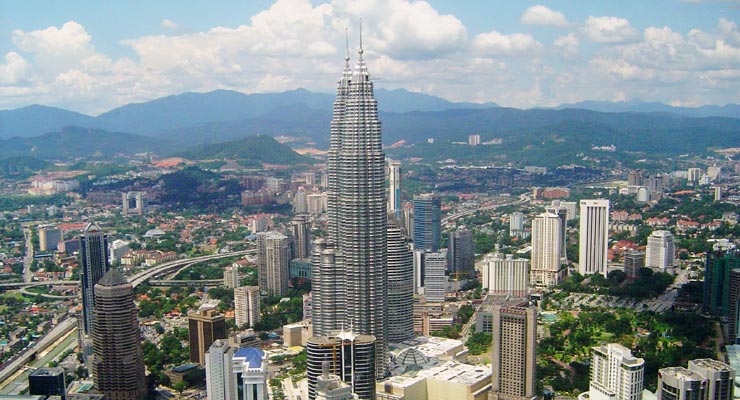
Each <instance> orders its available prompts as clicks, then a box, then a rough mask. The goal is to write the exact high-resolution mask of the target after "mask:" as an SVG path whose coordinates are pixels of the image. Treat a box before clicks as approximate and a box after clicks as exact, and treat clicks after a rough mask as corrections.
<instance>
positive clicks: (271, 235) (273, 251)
mask: <svg viewBox="0 0 740 400" xmlns="http://www.w3.org/2000/svg"><path fill="white" fill-rule="evenodd" d="M289 258H290V249H289V243H288V237H287V236H285V235H283V234H282V233H279V232H264V233H258V234H257V277H258V279H259V281H258V282H259V287H260V290H261V291H262V292H263V293H267V294H268V295H269V296H274V295H281V294H283V293H285V291H286V290H288V282H289V278H288V275H289V274H288V272H289V265H288V262H289V261H290V260H289Z"/></svg>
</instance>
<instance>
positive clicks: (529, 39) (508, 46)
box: [473, 31, 543, 56]
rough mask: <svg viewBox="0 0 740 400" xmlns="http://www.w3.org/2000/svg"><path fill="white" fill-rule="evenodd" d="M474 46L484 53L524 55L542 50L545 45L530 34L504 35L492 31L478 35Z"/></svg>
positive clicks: (492, 54) (480, 52) (474, 40)
mask: <svg viewBox="0 0 740 400" xmlns="http://www.w3.org/2000/svg"><path fill="white" fill-rule="evenodd" d="M473 48H474V49H475V50H476V51H477V52H478V53H479V54H482V55H491V56H524V55H531V54H535V53H538V52H540V51H541V50H542V49H543V46H542V43H540V42H538V41H537V40H535V38H534V37H533V36H532V35H529V34H525V33H512V34H510V35H504V34H502V33H499V32H496V31H491V32H487V33H481V34H479V35H477V36H476V37H475V39H473Z"/></svg>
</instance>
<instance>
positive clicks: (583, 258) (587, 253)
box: [578, 200, 609, 276]
mask: <svg viewBox="0 0 740 400" xmlns="http://www.w3.org/2000/svg"><path fill="white" fill-rule="evenodd" d="M608 249H609V200H581V227H580V230H579V239H578V272H580V273H581V274H583V275H591V274H602V275H604V276H606V273H607V270H606V267H607V255H608Z"/></svg>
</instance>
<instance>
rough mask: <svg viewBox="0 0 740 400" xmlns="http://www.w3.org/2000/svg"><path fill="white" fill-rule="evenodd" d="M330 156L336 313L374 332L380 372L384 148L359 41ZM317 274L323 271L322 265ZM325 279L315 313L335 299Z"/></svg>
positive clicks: (384, 318) (340, 95)
mask: <svg viewBox="0 0 740 400" xmlns="http://www.w3.org/2000/svg"><path fill="white" fill-rule="evenodd" d="M327 158H328V162H327V170H328V174H329V182H328V183H329V187H328V194H327V211H328V238H329V242H330V244H333V246H334V250H335V251H336V253H337V255H340V254H341V262H342V263H341V266H340V267H339V268H337V269H338V271H337V273H338V274H341V275H343V278H342V279H341V280H342V281H343V283H344V284H343V285H342V284H341V282H340V285H339V286H341V287H336V288H335V289H336V290H338V291H344V292H345V294H344V297H343V299H342V300H343V302H344V313H343V314H342V315H341V317H343V318H341V320H342V321H343V322H345V325H346V326H352V327H353V329H354V331H356V332H358V333H361V334H364V335H372V336H374V337H375V338H376V339H377V346H376V350H377V352H378V354H377V357H376V358H375V361H376V362H377V368H376V369H375V370H374V371H375V372H376V373H377V374H378V377H382V376H384V375H385V374H386V371H387V365H388V347H387V345H388V303H387V301H388V288H387V254H386V249H387V238H386V235H387V231H386V229H387V227H386V222H387V204H386V203H387V201H386V198H385V154H384V153H383V148H382V143H381V132H380V121H379V120H378V107H377V102H376V100H375V97H374V96H373V82H372V81H371V80H370V74H369V73H368V70H367V66H366V65H365V61H364V59H363V50H362V46H360V52H359V60H358V62H357V66H356V67H355V70H354V71H352V70H351V68H350V66H349V55H348V56H347V57H346V59H345V67H344V73H343V74H342V77H341V78H340V80H339V85H338V87H337V96H336V100H335V101H334V115H333V118H332V121H331V138H330V144H329V152H328V157H327ZM338 258H340V257H337V259H338ZM321 276H322V279H323V272H322V273H321ZM313 279H314V281H315V279H316V278H313ZM327 287H328V286H327V285H325V284H324V282H323V281H322V282H321V283H320V290H321V295H320V297H319V299H314V304H316V303H317V302H320V303H322V304H321V305H320V306H319V308H318V309H314V318H316V316H317V315H316V313H317V311H318V312H319V313H324V312H326V310H327V308H326V307H324V304H323V303H324V301H333V299H330V298H328V297H326V296H325V291H324V290H325V289H327ZM320 318H322V319H324V318H323V316H320Z"/></svg>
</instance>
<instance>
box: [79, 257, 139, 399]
mask: <svg viewBox="0 0 740 400" xmlns="http://www.w3.org/2000/svg"><path fill="white" fill-rule="evenodd" d="M94 290H95V311H94V319H93V324H92V331H91V332H92V338H93V354H94V356H93V360H92V375H93V383H94V385H95V391H97V392H98V393H101V394H104V395H105V398H106V399H117V400H139V399H143V398H145V397H146V393H147V387H146V377H145V375H144V356H143V355H142V351H141V334H140V333H139V321H138V320H137V319H136V315H137V310H136V305H135V304H134V289H133V287H132V286H131V284H129V283H128V282H126V279H125V278H124V277H123V276H121V273H120V272H118V270H117V269H115V268H111V269H110V270H108V272H107V273H106V274H105V276H103V277H102V278H100V280H99V281H98V283H97V284H96V285H95V287H94Z"/></svg>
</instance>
